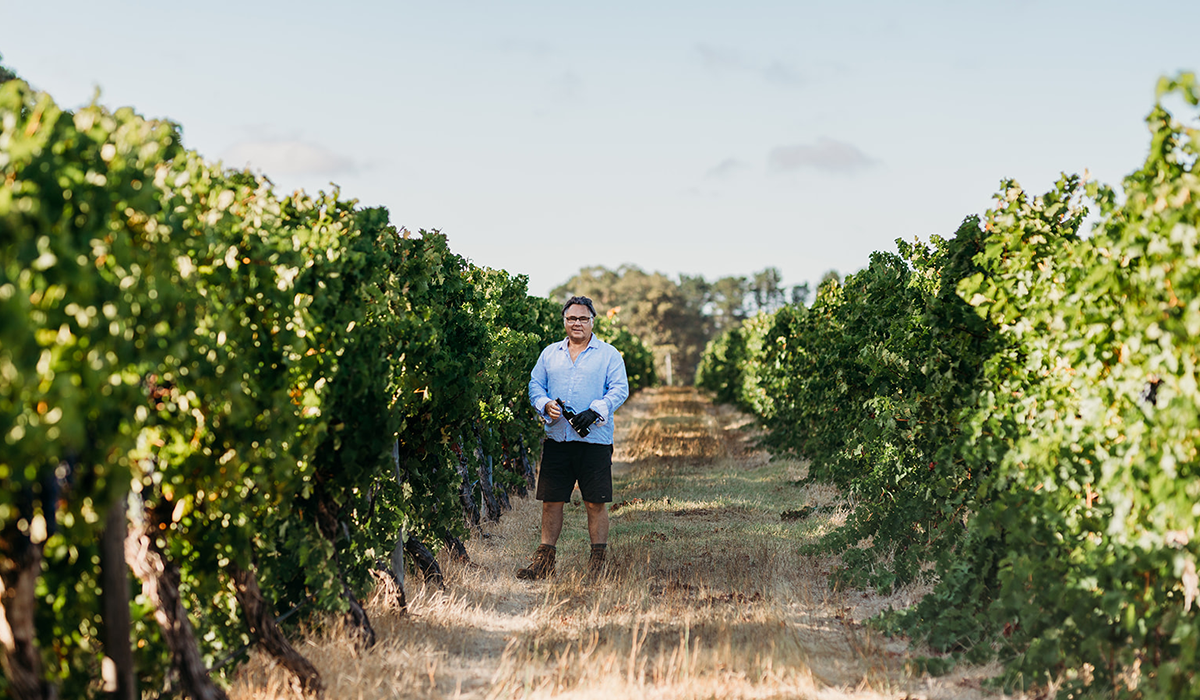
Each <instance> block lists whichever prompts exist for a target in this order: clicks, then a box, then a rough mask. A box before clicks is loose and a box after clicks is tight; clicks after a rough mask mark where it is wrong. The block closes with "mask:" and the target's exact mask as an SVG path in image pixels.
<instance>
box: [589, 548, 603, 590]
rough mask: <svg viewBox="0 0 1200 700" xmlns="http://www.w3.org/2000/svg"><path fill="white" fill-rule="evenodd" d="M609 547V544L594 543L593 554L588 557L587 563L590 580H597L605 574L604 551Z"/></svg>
mask: <svg viewBox="0 0 1200 700" xmlns="http://www.w3.org/2000/svg"><path fill="white" fill-rule="evenodd" d="M607 549H608V545H604V544H594V545H592V555H591V556H590V557H588V563H587V580H588V581H595V580H597V579H599V578H600V577H601V576H603V575H604V553H605V551H606V550H607Z"/></svg>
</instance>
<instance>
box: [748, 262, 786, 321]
mask: <svg viewBox="0 0 1200 700" xmlns="http://www.w3.org/2000/svg"><path fill="white" fill-rule="evenodd" d="M782 285H783V275H782V274H781V273H780V272H779V268H777V267H768V268H764V269H763V270H762V271H761V272H755V273H754V278H753V279H752V280H751V282H750V292H751V293H752V294H753V295H754V307H755V310H756V311H766V312H768V313H769V312H772V311H776V310H778V309H779V308H780V307H782V306H784V305H785V304H787V302H788V300H787V293H786V292H785V291H784V289H783V286H782Z"/></svg>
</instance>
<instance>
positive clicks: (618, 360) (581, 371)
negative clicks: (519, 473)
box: [529, 333, 629, 445]
mask: <svg viewBox="0 0 1200 700" xmlns="http://www.w3.org/2000/svg"><path fill="white" fill-rule="evenodd" d="M567 341H568V339H566V338H564V339H563V340H562V341H560V342H558V343H555V344H553V345H550V346H549V347H547V348H546V349H545V350H543V351H542V354H541V355H540V356H539V357H538V361H537V364H536V365H534V366H533V371H532V372H530V373H529V402H530V403H532V404H533V407H534V408H536V409H537V411H538V413H540V414H541V415H542V420H544V421H546V437H548V438H550V439H552V440H558V441H559V442H568V441H571V440H575V441H581V442H591V443H595V444H599V445H611V444H612V441H613V421H612V415H613V412H614V411H616V410H617V408H619V407H620V406H621V404H623V403H625V399H627V398H629V380H628V379H627V378H626V377H625V358H623V357H621V353H620V352H618V351H617V349H616V348H614V347H613V346H611V345H609V344H608V343H606V342H604V341H603V340H600V339H599V338H597V337H596V335H595V334H594V333H593V334H592V339H591V340H590V341H588V345H587V347H586V348H584V349H583V352H581V353H579V357H577V358H575V361H574V362H572V361H571V352H570V350H568V349H567ZM554 399H562V401H563V403H564V404H566V405H567V408H569V409H571V410H572V411H575V412H576V413H582V412H583V411H585V410H587V409H589V408H590V409H592V410H593V411H595V412H596V413H598V414H600V419H599V420H597V421H596V422H595V423H593V424H592V429H591V432H589V433H588V436H587V437H579V433H577V432H575V429H574V428H572V427H571V424H570V423H569V422H568V421H567V419H566V418H559V419H558V420H556V421H553V422H551V421H550V418H549V417H548V416H547V415H546V404H548V403H550V402H551V401H553V400H554Z"/></svg>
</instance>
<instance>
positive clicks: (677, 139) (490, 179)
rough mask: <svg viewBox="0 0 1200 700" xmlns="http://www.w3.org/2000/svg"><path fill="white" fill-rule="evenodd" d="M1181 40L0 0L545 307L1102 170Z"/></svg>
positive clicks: (907, 225) (1150, 18)
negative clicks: (596, 268) (500, 276)
mask: <svg viewBox="0 0 1200 700" xmlns="http://www.w3.org/2000/svg"><path fill="white" fill-rule="evenodd" d="M1151 8H1152V9H1151ZM1197 26H1200V2H1196V1H1195V0H1189V1H1186V2H1184V1H1176V0H1160V1H1159V2H1156V3H1153V4H1152V5H1151V4H1144V3H1133V2H1108V1H1105V0H1090V1H1086V2H1085V1H1074V0H1072V1H1065V0H1064V1H1055V0H1041V1H1033V0H1007V1H994V2H986V3H984V2H970V1H968V0H957V1H955V2H939V1H934V0H908V1H906V2H883V1H880V2H875V1H865V0H847V1H843V2H836V3H835V2H820V3H818V2H801V1H793V2H784V1H782V0H773V1H770V0H740V1H739V2H711V1H706V0H690V1H688V2H682V1H678V0H663V1H660V2H654V1H653V0H641V1H639V2H626V1H624V0H609V1H608V2H604V3H579V2H564V1H562V0H559V1H558V2H525V1H513V2H507V1H504V0H491V1H487V2H485V1H483V0H471V1H468V0H442V1H440V2H429V1H428V0H427V1H426V2H408V1H406V0H394V1H390V2H383V1H376V2H370V1H367V0H342V1H341V2H338V3H332V2H312V1H309V0H290V1H289V2H260V1H256V0H241V1H239V2H232V1H228V0H207V1H206V2H199V3H178V2H168V3H164V2H149V1H144V0H107V1H106V2H94V1H93V0H89V1H87V2H84V1H81V0H62V1H56V0H39V1H38V2H31V1H29V0H21V1H17V0H0V55H3V62H4V64H5V65H6V66H8V67H10V68H11V69H13V70H15V71H16V72H17V73H18V74H19V75H20V76H21V77H23V78H25V79H26V80H28V81H29V82H30V83H32V84H33V85H34V87H36V88H38V89H41V90H45V91H47V92H49V93H50V94H51V95H52V96H53V97H54V98H55V100H56V101H57V102H58V103H59V104H61V105H63V106H66V107H77V106H81V105H85V104H88V103H90V102H91V101H92V100H93V99H94V98H95V96H96V95H97V93H98V94H99V101H100V102H101V103H102V104H105V105H107V106H109V107H113V108H115V107H119V106H126V105H128V106H132V107H134V108H135V109H136V110H137V111H138V112H140V113H141V114H143V115H145V116H147V117H153V118H166V119H170V120H172V121H174V122H176V123H178V124H180V125H181V126H182V130H183V135H184V143H185V145H186V146H187V147H189V148H192V149H195V150H197V151H199V152H200V153H201V154H203V155H204V156H205V157H207V158H209V159H211V160H220V161H222V162H223V163H224V164H225V165H227V166H231V167H251V168H253V169H255V170H257V171H261V172H263V173H265V174H266V175H267V176H269V177H270V178H271V180H272V181H273V182H274V183H275V184H276V185H277V187H278V188H279V189H281V190H282V191H285V192H289V191H291V190H293V189H296V188H304V189H307V190H310V191H315V190H319V189H325V190H328V189H329V188H330V187H331V186H333V183H336V185H337V186H338V187H340V190H341V194H342V196H343V197H344V198H350V199H356V200H358V201H359V203H360V204H361V205H363V206H386V207H387V208H388V209H389V211H390V213H391V219H392V222H393V223H394V224H396V225H397V226H403V227H406V228H408V229H409V230H412V231H417V230H420V229H438V230H440V231H442V232H443V233H445V234H446V235H447V236H449V239H450V244H451V247H452V248H453V249H454V250H455V251H456V252H458V253H459V254H461V255H463V256H464V257H466V258H469V259H470V260H472V261H473V262H474V263H475V264H477V265H484V266H488V267H494V268H502V269H505V270H508V271H509V272H511V273H514V274H524V275H527V276H528V277H529V281H530V284H529V286H530V291H531V293H534V294H546V293H548V292H549V291H550V290H551V289H552V288H554V287H556V286H558V285H559V284H561V283H563V282H565V281H566V280H568V279H569V278H570V277H571V276H573V275H574V274H575V273H576V272H577V271H578V270H580V269H581V268H583V267H587V266H593V265H602V266H605V267H609V268H615V267H617V266H620V265H623V264H632V265H636V266H638V267H640V268H642V269H644V270H647V271H659V272H663V273H666V274H668V275H670V276H672V277H675V276H677V275H679V274H687V275H703V276H704V277H705V278H707V279H710V280H713V279H716V278H718V277H722V276H726V275H750V274H752V273H753V272H755V271H758V270H761V269H763V268H765V267H768V266H773V267H776V268H778V269H779V270H780V271H781V272H782V275H783V280H784V282H785V284H787V285H793V284H802V283H804V282H809V283H815V282H816V281H817V280H818V279H820V277H821V276H822V275H823V274H824V273H825V272H826V271H828V270H830V269H834V270H837V271H839V272H840V273H842V274H845V273H849V272H853V271H855V270H857V269H859V268H861V267H863V266H865V265H866V264H867V263H868V261H869V256H870V254H871V252H872V251H876V250H892V251H894V250H895V243H894V241H895V239H896V238H905V239H909V240H911V239H912V238H913V237H919V238H921V239H923V240H924V239H927V238H928V236H929V235H930V234H935V233H936V234H940V235H943V236H948V235H950V234H952V233H953V232H954V230H955V229H956V228H957V227H958V225H959V223H960V222H961V221H962V220H963V219H964V218H965V217H966V216H968V215H971V214H983V213H984V212H985V211H986V210H987V209H988V207H989V206H990V205H991V203H992V197H993V195H994V193H995V192H996V191H997V189H998V187H999V184H1000V182H1001V180H1003V179H1007V178H1012V179H1015V180H1017V181H1018V182H1019V183H1020V184H1021V185H1022V186H1023V187H1025V188H1026V189H1027V190H1028V191H1031V192H1034V193H1040V192H1044V191H1045V190H1047V189H1049V188H1050V186H1051V185H1052V184H1053V183H1054V181H1055V180H1056V179H1057V178H1058V177H1059V174H1060V173H1062V172H1068V173H1080V174H1082V173H1083V172H1084V171H1085V170H1086V171H1087V172H1088V173H1089V174H1090V176H1091V177H1093V178H1095V179H1097V180H1100V181H1101V182H1106V183H1110V184H1114V185H1116V184H1119V183H1120V181H1121V179H1122V178H1123V177H1124V176H1125V175H1127V174H1129V173H1130V172H1132V171H1133V170H1135V169H1136V168H1137V167H1138V166H1139V165H1140V164H1141V162H1142V160H1143V159H1144V158H1145V154H1146V151H1147V148H1148V145H1149V137H1148V132H1147V129H1146V125H1145V122H1144V119H1145V116H1146V114H1147V113H1148V112H1149V110H1150V109H1151V108H1152V106H1153V104H1154V95H1155V92H1154V91H1155V85H1156V83H1157V81H1158V78H1159V77H1160V76H1163V75H1174V74H1176V73H1177V72H1179V71H1181V70H1193V71H1194V70H1198V69H1200V42H1197V41H1195V39H1194V37H1192V36H1191V34H1190V31H1189V30H1188V28H1189V27H1190V28H1195V27H1197Z"/></svg>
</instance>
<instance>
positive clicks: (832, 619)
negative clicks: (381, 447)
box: [231, 389, 996, 700]
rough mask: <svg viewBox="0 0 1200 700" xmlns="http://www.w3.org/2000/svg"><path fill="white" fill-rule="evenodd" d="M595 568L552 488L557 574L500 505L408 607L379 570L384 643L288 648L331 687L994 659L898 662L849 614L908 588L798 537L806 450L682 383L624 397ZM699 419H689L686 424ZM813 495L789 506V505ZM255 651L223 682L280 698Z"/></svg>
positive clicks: (708, 686)
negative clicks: (811, 549)
mask: <svg viewBox="0 0 1200 700" xmlns="http://www.w3.org/2000/svg"><path fill="white" fill-rule="evenodd" d="M619 421H621V423H620V424H619V425H620V427H621V432H620V433H619V434H618V437H617V440H618V443H617V444H618V452H617V455H616V457H617V459H618V460H619V461H620V462H621V464H619V465H617V467H618V468H617V469H616V472H617V473H618V474H620V475H621V476H620V477H619V478H618V480H617V498H616V500H617V501H618V504H619V505H617V506H614V508H613V512H612V525H613V528H612V533H611V537H610V546H609V548H610V555H609V567H608V571H607V574H606V577H605V579H604V580H603V582H602V584H599V585H595V584H593V585H588V584H585V583H583V582H582V574H583V571H584V566H585V559H586V552H587V544H588V543H587V535H586V529H585V527H584V522H585V516H584V513H583V508H582V506H574V505H571V504H568V506H567V525H566V527H565V528H564V531H563V537H562V539H561V540H560V542H559V558H558V575H557V576H556V577H554V578H552V579H551V580H549V581H543V582H537V583H524V582H519V581H517V580H516V579H515V578H514V576H513V572H514V570H515V569H516V568H517V567H519V566H521V565H522V564H523V563H524V562H525V561H527V560H528V556H529V555H530V553H531V552H532V550H533V548H534V546H535V545H536V544H537V536H538V522H539V517H540V516H539V513H540V507H539V504H537V503H536V502H533V501H517V502H514V510H513V511H512V512H510V513H508V514H506V515H505V517H504V518H503V522H501V523H500V524H498V525H496V526H493V527H492V528H491V529H490V530H488V532H487V536H486V537H484V538H480V537H475V538H473V539H472V541H471V542H470V543H469V545H468V548H469V550H470V554H471V559H472V563H471V564H470V565H469V566H458V565H454V564H451V563H446V564H445V565H444V566H445V569H446V575H447V582H448V584H449V585H448V588H447V591H446V592H442V591H438V590H435V589H432V588H418V589H417V590H415V591H409V596H410V604H409V610H408V612H407V613H403V612H401V611H399V610H396V609H394V608H393V607H390V603H389V601H390V600H391V599H392V598H391V596H390V594H389V591H387V590H386V585H387V584H386V583H385V582H381V586H380V587H379V588H377V591H376V594H375V595H374V596H373V598H372V599H371V601H369V605H368V610H369V612H370V614H371V617H372V621H373V623H374V624H375V627H376V631H377V632H378V633H379V639H380V642H379V644H378V645H376V647H375V648H373V649H370V650H366V651H361V650H358V649H357V648H355V646H354V645H353V644H352V643H351V642H350V641H349V637H348V636H347V635H346V634H345V633H344V631H343V630H341V629H339V628H338V627H337V626H336V625H330V626H327V627H324V628H321V629H313V630H310V631H309V632H308V633H307V634H305V635H304V637H303V641H302V642H301V643H300V650H301V652H302V653H304V654H305V655H306V656H307V657H308V658H309V659H310V660H312V661H313V663H314V664H316V665H317V666H318V668H319V669H320V671H321V673H322V675H323V678H324V679H325V683H326V685H327V697H329V698H425V697H430V698H434V697H436V698H443V697H463V698H480V699H483V698H488V699H492V698H495V699H500V698H541V697H552V696H566V697H572V698H590V697H596V698H605V699H606V700H609V699H612V698H776V697H778V698H863V699H866V698H929V699H930V700H932V699H934V698H979V697H982V694H981V691H980V690H979V683H980V680H981V679H982V678H985V677H987V676H988V675H990V674H992V673H994V672H995V671H996V669H968V670H966V671H960V672H958V673H957V674H954V675H951V676H947V677H943V678H938V679H930V678H916V677H912V675H911V674H910V673H909V672H908V671H906V665H905V661H906V659H907V658H909V656H910V655H911V653H912V652H910V651H908V650H907V644H906V643H905V642H904V641H903V640H891V639H884V638H881V637H879V636H878V635H876V634H875V633H873V632H871V631H870V630H868V629H867V628H866V627H864V626H863V625H862V624H861V623H862V620H864V619H865V618H867V617H869V616H871V615H873V614H875V613H876V612H878V611H880V610H883V609H885V608H886V607H887V606H888V605H892V606H894V607H902V606H904V605H908V604H911V603H912V602H913V601H915V600H916V599H917V598H919V596H920V594H921V591H920V590H918V589H911V590H908V591H901V592H899V593H897V594H894V595H893V596H889V597H886V598H885V597H881V596H878V595H875V594H874V593H870V592H859V591H833V590H831V589H830V588H829V585H828V572H829V571H830V569H831V568H832V567H833V566H834V565H836V563H837V562H836V560H835V559H832V558H825V559H821V558H812V557H802V556H800V555H799V554H798V546H799V545H800V544H801V543H803V542H805V541H810V540H811V538H812V537H815V536H816V535H818V534H819V533H820V532H821V531H823V530H825V529H827V528H828V527H829V526H830V525H829V523H830V519H831V518H836V517H837V516H838V515H839V514H840V515H843V516H844V511H842V512H841V513H839V511H838V510H836V508H837V506H838V505H839V502H838V500H837V494H836V493H834V492H832V491H831V490H829V489H827V488H824V489H823V488H821V487H815V486H809V487H797V486H795V485H793V482H795V481H796V480H797V479H798V478H799V477H800V476H802V475H803V473H804V465H802V464H797V463H792V462H786V461H779V462H771V461H769V460H768V459H767V457H766V456H765V455H764V454H762V453H761V452H759V451H758V450H756V449H754V447H753V440H752V436H750V435H749V434H748V431H747V429H748V428H749V425H748V422H747V421H746V419H745V418H744V417H743V416H740V415H738V414H736V413H734V412H732V411H729V410H728V409H719V408H715V407H713V406H711V405H710V404H709V403H707V402H706V401H704V400H703V399H702V398H701V397H699V396H698V395H696V394H695V393H693V392H691V391H687V390H662V389H660V390H657V391H647V392H642V393H641V394H639V395H638V396H637V397H635V398H634V400H633V401H631V402H630V404H629V405H628V406H627V407H626V408H624V409H622V412H621V415H620V418H619ZM701 433H702V434H701ZM802 505H829V506H833V507H834V509H833V510H831V511H826V512H823V513H822V514H821V515H819V516H814V517H810V518H805V519H802V520H795V521H789V520H784V519H782V518H781V517H780V513H781V512H782V511H783V510H786V509H788V508H797V507H799V506H802ZM296 696H297V694H296V691H295V690H294V689H293V688H292V687H291V684H290V682H289V681H288V680H287V678H286V676H285V674H284V673H283V672H282V671H281V670H280V669H278V668H274V667H273V666H272V664H271V662H270V661H269V659H266V658H264V657H262V656H256V657H254V658H253V659H252V660H251V662H250V663H249V664H247V665H246V666H245V667H244V668H243V670H242V671H241V672H240V673H239V675H238V677H237V679H236V681H235V684H234V687H233V689H232V692H231V697H234V698H241V699H251V698H254V699H266V698H284V697H296Z"/></svg>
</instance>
